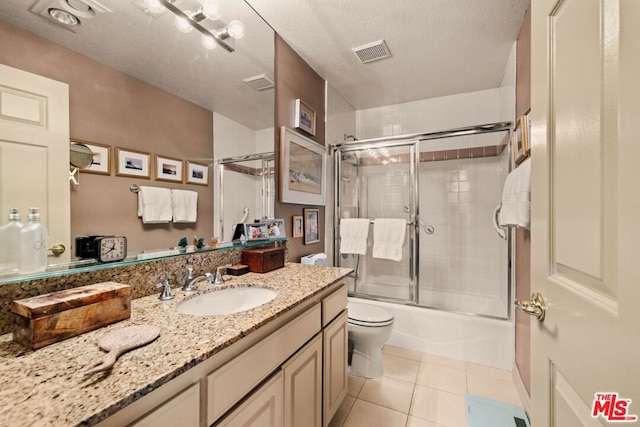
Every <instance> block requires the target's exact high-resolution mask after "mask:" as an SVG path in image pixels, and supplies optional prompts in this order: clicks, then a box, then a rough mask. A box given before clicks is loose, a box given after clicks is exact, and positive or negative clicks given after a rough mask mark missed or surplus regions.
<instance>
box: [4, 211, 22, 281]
mask: <svg viewBox="0 0 640 427" xmlns="http://www.w3.org/2000/svg"><path fill="white" fill-rule="evenodd" d="M23 226H24V224H23V223H22V222H20V210H19V209H18V208H11V209H9V222H8V223H6V224H5V225H3V226H2V227H0V273H5V272H10V271H15V270H17V269H18V255H19V252H20V230H22V227H23Z"/></svg>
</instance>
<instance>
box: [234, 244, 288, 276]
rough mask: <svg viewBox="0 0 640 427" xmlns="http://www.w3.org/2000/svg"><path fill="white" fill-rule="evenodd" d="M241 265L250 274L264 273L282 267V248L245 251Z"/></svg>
mask: <svg viewBox="0 0 640 427" xmlns="http://www.w3.org/2000/svg"><path fill="white" fill-rule="evenodd" d="M242 263H243V264H246V265H248V266H249V271H251V272H252V273H266V272H268V271H271V270H275V269H277V268H282V267H284V248H263V249H245V250H244V251H242Z"/></svg>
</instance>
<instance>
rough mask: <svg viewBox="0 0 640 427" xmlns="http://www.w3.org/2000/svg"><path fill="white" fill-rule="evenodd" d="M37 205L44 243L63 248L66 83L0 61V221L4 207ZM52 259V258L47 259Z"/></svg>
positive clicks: (65, 230)
mask: <svg viewBox="0 0 640 427" xmlns="http://www.w3.org/2000/svg"><path fill="white" fill-rule="evenodd" d="M13 207H17V208H20V212H21V213H22V221H23V222H26V220H27V212H28V209H29V207H38V208H40V213H41V218H42V222H43V223H44V224H45V225H46V226H47V228H48V229H49V236H50V237H49V244H48V246H49V247H51V246H53V245H55V244H59V243H61V244H63V245H65V247H66V248H67V251H65V253H64V254H63V255H62V256H61V257H60V258H57V259H56V262H60V261H62V260H66V259H68V256H69V250H68V249H69V247H70V245H69V240H70V234H71V231H70V225H71V221H70V205H69V87H68V85H67V84H65V83H60V82H57V81H55V80H51V79H48V78H45V77H42V76H38V75H35V74H31V73H27V72H25V71H22V70H18V69H15V68H11V67H7V66H4V65H1V64H0V218H1V219H0V223H1V224H4V223H6V221H7V217H8V214H9V208H13ZM50 261H51V259H50Z"/></svg>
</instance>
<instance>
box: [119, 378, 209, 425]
mask: <svg viewBox="0 0 640 427" xmlns="http://www.w3.org/2000/svg"><path fill="white" fill-rule="evenodd" d="M178 425H179V426H180V427H198V426H199V425H200V384H194V385H192V386H191V387H189V388H188V389H186V390H185V391H183V392H182V393H180V394H178V395H177V396H176V397H174V398H173V399H171V400H168V401H167V402H165V403H163V404H162V405H161V406H159V407H158V408H157V409H154V410H153V411H152V412H150V413H149V414H148V415H146V416H145V417H144V418H142V419H141V420H139V421H137V422H135V423H133V424H131V426H132V427H145V426H149V427H152V426H153V427H162V426H166V427H175V426H178Z"/></svg>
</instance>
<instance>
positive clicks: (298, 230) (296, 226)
mask: <svg viewBox="0 0 640 427" xmlns="http://www.w3.org/2000/svg"><path fill="white" fill-rule="evenodd" d="M292 222H293V223H292V226H291V228H292V230H293V232H292V233H291V234H292V237H293V238H294V239H296V238H298V237H302V236H303V232H302V215H294V216H293V219H292Z"/></svg>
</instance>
